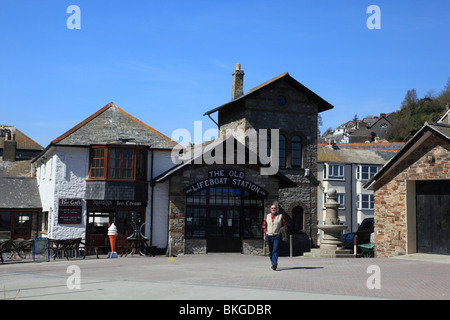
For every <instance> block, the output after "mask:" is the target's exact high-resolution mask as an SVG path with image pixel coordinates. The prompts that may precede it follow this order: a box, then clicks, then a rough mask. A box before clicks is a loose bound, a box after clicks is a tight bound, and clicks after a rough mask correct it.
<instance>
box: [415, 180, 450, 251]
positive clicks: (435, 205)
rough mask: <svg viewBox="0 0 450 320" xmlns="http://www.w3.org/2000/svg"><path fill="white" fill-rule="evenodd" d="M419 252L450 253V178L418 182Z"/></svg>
mask: <svg viewBox="0 0 450 320" xmlns="http://www.w3.org/2000/svg"><path fill="white" fill-rule="evenodd" d="M416 209H417V252H419V253H436V254H450V180H433V181H417V182H416Z"/></svg>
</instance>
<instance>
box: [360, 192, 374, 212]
mask: <svg viewBox="0 0 450 320" xmlns="http://www.w3.org/2000/svg"><path fill="white" fill-rule="evenodd" d="M373 203H374V196H373V194H358V209H369V210H373Z"/></svg>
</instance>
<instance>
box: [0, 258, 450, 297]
mask: <svg viewBox="0 0 450 320" xmlns="http://www.w3.org/2000/svg"><path fill="white" fill-rule="evenodd" d="M449 271H450V256H432V255H412V256H408V257H406V258H405V257H403V258H400V259H399V258H383V259H374V258H372V259H370V258H358V259H322V258H304V257H293V258H290V257H281V258H280V261H279V268H278V270H277V271H273V270H271V268H270V263H269V259H268V258H267V257H261V256H251V255H241V254H208V255H185V256H178V257H176V258H174V259H169V258H168V257H165V256H157V257H138V256H133V257H130V256H128V257H123V258H118V259H105V257H101V259H98V260H97V259H95V258H93V257H88V258H87V259H86V260H79V259H74V260H70V261H67V260H64V259H57V260H56V261H51V262H41V263H32V262H19V261H16V262H14V261H12V262H11V261H8V262H6V263H5V264H3V265H0V296H1V297H0V299H16V300H21V299H42V300H44V299H45V300H52V299H68V300H78V299H80V300H81V299H83V300H88V299H164V300H165V299H171V300H200V299H201V300H230V299H231V300H233V299H237V300H261V299H265V300H267V299H279V300H289V299H345V300H347V299H352V300H353V299H450V273H449Z"/></svg>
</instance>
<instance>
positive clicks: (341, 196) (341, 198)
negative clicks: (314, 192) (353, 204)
mask: <svg viewBox="0 0 450 320" xmlns="http://www.w3.org/2000/svg"><path fill="white" fill-rule="evenodd" d="M336 197H337V199H336V200H337V202H339V209H345V194H343V193H337V194H336ZM327 199H328V195H327V194H326V193H324V196H323V208H324V209H325V203H326V202H327Z"/></svg>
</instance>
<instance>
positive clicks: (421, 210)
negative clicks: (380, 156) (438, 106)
mask: <svg viewBox="0 0 450 320" xmlns="http://www.w3.org/2000/svg"><path fill="white" fill-rule="evenodd" d="M441 120H443V119H441ZM365 187H369V188H370V189H371V190H374V193H375V211H374V218H375V256H376V257H390V256H396V255H404V254H410V253H416V252H418V253H436V254H450V211H449V208H450V126H449V125H448V124H445V123H444V122H441V123H425V125H424V126H423V127H422V128H421V129H420V130H419V131H418V132H417V133H416V134H415V135H414V137H413V138H412V139H411V140H409V141H408V142H407V143H406V144H405V146H404V147H403V148H402V149H401V150H400V151H399V152H398V153H397V154H396V155H395V156H394V157H393V158H392V159H390V160H389V161H388V162H387V163H386V164H385V165H384V166H383V168H382V169H380V171H378V172H377V173H376V174H375V175H374V176H373V177H372V178H371V179H370V180H369V181H368V182H367V183H366V185H365Z"/></svg>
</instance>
